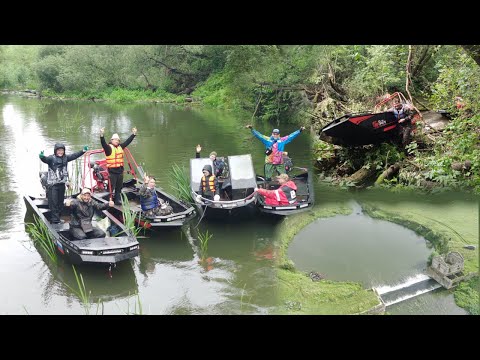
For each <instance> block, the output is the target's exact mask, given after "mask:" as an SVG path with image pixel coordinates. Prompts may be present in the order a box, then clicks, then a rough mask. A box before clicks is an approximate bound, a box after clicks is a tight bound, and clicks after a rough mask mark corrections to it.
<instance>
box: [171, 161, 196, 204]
mask: <svg viewBox="0 0 480 360" xmlns="http://www.w3.org/2000/svg"><path fill="white" fill-rule="evenodd" d="M169 178H170V187H171V188H172V189H173V190H174V192H175V196H176V197H178V198H179V199H180V200H182V201H184V202H186V203H190V204H193V203H194V200H193V197H192V191H191V189H190V180H189V179H188V173H187V170H186V169H185V167H184V166H182V167H180V166H178V165H177V164H176V163H175V164H173V165H172V169H171V170H170V176H169Z"/></svg>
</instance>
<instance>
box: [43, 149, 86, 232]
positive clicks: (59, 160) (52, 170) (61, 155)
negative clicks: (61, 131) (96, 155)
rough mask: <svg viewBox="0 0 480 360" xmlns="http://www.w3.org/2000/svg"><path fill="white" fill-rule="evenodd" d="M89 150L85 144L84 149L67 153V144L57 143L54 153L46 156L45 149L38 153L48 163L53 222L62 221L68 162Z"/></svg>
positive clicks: (51, 218) (47, 183) (47, 184)
mask: <svg viewBox="0 0 480 360" xmlns="http://www.w3.org/2000/svg"><path fill="white" fill-rule="evenodd" d="M87 150H88V146H86V145H85V146H84V147H83V150H80V151H77V152H75V153H73V154H69V155H67V154H65V145H63V144H61V143H57V144H55V146H54V147H53V155H50V156H45V155H44V154H43V152H44V151H43V150H42V151H41V152H40V154H39V155H38V157H39V158H40V160H41V161H42V162H43V163H45V164H48V172H47V177H46V181H45V184H46V188H45V190H47V194H46V195H47V200H48V208H49V209H50V213H51V217H50V222H51V223H52V224H59V223H60V214H61V213H62V209H63V202H64V201H65V188H66V184H68V170H67V163H68V162H69V161H73V160H75V159H77V158H79V157H80V156H82V155H83V154H84V153H85V152H86V151H87Z"/></svg>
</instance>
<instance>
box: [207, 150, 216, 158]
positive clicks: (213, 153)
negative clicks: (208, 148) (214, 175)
mask: <svg viewBox="0 0 480 360" xmlns="http://www.w3.org/2000/svg"><path fill="white" fill-rule="evenodd" d="M212 155H213V156H215V157H217V152H216V151H212V152H211V153H210V155H208V156H212Z"/></svg>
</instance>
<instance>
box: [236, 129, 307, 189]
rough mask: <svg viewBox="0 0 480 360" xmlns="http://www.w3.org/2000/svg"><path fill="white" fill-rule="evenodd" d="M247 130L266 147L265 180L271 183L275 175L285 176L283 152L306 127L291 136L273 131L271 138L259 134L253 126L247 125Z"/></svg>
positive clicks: (276, 130)
mask: <svg viewBox="0 0 480 360" xmlns="http://www.w3.org/2000/svg"><path fill="white" fill-rule="evenodd" d="M245 127H246V128H248V129H250V130H251V131H252V134H253V136H255V137H256V138H257V139H259V140H260V141H261V142H262V143H263V144H264V145H265V148H266V150H265V178H266V180H267V181H269V180H270V179H271V178H272V175H273V173H274V172H275V173H276V174H285V165H284V164H283V151H284V149H285V145H287V144H288V143H289V142H291V141H292V140H293V139H295V138H296V137H297V136H298V135H300V133H301V132H302V131H303V130H305V126H302V127H301V128H300V129H298V130H296V131H294V132H293V133H291V134H290V135H287V136H283V137H282V136H280V130H278V129H273V131H272V135H271V136H270V137H268V136H265V135H263V134H261V133H259V132H258V131H257V130H255V129H254V128H253V126H252V125H246V126H245Z"/></svg>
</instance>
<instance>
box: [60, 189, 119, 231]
mask: <svg viewBox="0 0 480 360" xmlns="http://www.w3.org/2000/svg"><path fill="white" fill-rule="evenodd" d="M65 205H66V206H70V208H71V210H72V219H71V221H70V234H72V236H73V237H74V239H76V240H84V239H87V238H88V239H96V238H102V237H105V235H106V234H105V231H103V230H102V229H100V228H98V227H95V226H93V225H92V218H93V215H94V213H95V209H96V210H106V209H108V208H109V207H113V205H114V203H113V201H112V200H110V201H109V202H108V203H106V204H102V203H100V202H98V201H96V200H94V199H92V193H91V190H90V189H89V188H87V187H86V188H83V189H82V192H81V193H80V195H78V196H77V198H76V199H67V201H66V202H65Z"/></svg>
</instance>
